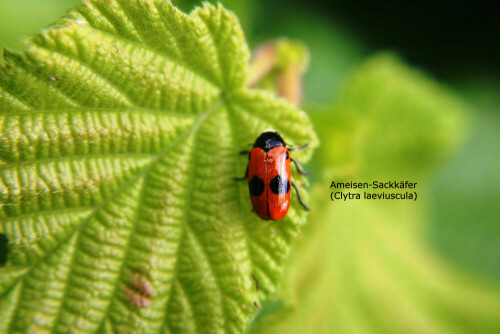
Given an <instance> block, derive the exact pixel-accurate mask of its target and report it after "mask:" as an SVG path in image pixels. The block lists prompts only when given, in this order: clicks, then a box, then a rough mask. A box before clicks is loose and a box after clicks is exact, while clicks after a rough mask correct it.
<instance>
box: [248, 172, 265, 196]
mask: <svg viewBox="0 0 500 334" xmlns="http://www.w3.org/2000/svg"><path fill="white" fill-rule="evenodd" d="M248 188H249V189H250V195H252V196H260V195H262V193H263V192H264V188H265V184H264V181H262V179H261V178H260V177H258V176H257V175H254V176H253V177H252V179H251V180H250V182H249V183H248Z"/></svg>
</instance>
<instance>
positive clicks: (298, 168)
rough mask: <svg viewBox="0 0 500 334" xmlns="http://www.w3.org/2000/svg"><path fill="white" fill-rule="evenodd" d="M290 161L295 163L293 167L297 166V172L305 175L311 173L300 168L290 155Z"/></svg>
mask: <svg viewBox="0 0 500 334" xmlns="http://www.w3.org/2000/svg"><path fill="white" fill-rule="evenodd" d="M290 161H291V162H293V164H294V165H295V168H297V172H299V174H302V175H305V176H309V175H311V173H309V172H306V171H304V170H303V169H302V168H300V165H299V163H298V162H297V161H295V159H294V158H292V157H290Z"/></svg>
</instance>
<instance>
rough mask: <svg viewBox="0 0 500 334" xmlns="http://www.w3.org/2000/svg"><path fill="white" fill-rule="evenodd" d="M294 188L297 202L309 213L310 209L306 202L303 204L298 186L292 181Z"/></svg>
mask: <svg viewBox="0 0 500 334" xmlns="http://www.w3.org/2000/svg"><path fill="white" fill-rule="evenodd" d="M292 187H294V188H295V192H296V193H297V200H298V201H299V203H300V205H302V206H303V207H304V209H306V210H307V211H309V207H308V206H307V205H305V204H304V202H302V198H301V197H300V192H299V189H298V188H297V186H296V185H295V183H294V182H293V181H292Z"/></svg>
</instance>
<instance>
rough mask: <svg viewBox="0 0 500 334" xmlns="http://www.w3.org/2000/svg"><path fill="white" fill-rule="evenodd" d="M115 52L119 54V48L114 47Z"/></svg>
mask: <svg viewBox="0 0 500 334" xmlns="http://www.w3.org/2000/svg"><path fill="white" fill-rule="evenodd" d="M115 52H116V53H120V48H119V47H118V45H115Z"/></svg>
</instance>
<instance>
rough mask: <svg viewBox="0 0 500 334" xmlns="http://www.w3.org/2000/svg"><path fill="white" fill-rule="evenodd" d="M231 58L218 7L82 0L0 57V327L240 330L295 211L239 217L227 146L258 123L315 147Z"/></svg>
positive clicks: (274, 267)
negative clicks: (0, 61) (188, 9)
mask: <svg viewBox="0 0 500 334" xmlns="http://www.w3.org/2000/svg"><path fill="white" fill-rule="evenodd" d="M248 54H249V52H248V49H247V46H246V43H245V40H244V35H243V32H242V31H241V29H240V27H239V24H238V21H237V19H236V18H235V17H234V15H233V14H231V13H230V12H228V11H226V10H225V9H224V8H222V7H221V6H219V7H214V6H212V5H208V4H205V5H204V6H203V7H202V8H198V9H195V10H194V11H193V12H192V13H191V14H190V15H185V14H183V13H182V12H180V11H178V10H177V9H176V8H175V7H174V6H173V5H172V4H170V3H169V2H166V1H161V0H150V1H146V0H134V1H125V0H120V1H118V0H93V1H87V2H84V3H82V4H81V5H79V6H78V7H77V8H76V9H74V10H72V11H71V12H69V14H68V16H67V18H65V19H63V20H62V21H61V22H59V23H58V24H56V25H54V26H53V27H51V28H48V29H46V30H44V31H42V32H41V33H39V34H37V35H36V36H34V37H32V38H30V39H29V40H28V41H27V51H26V52H25V53H23V54H15V53H11V52H5V61H6V67H5V68H4V69H3V73H1V76H0V232H1V233H3V234H4V235H5V236H6V237H7V238H8V242H9V251H10V252H9V257H8V261H7V264H6V266H5V267H4V268H1V269H0V332H37V333H43V332H69V331H78V332H85V333H90V332H106V333H108V332H109V333H111V332H120V333H122V332H135V333H137V332H144V333H153V332H162V333H176V332H187V333H191V332H231V333H239V332H242V331H244V329H245V327H246V325H247V323H248V322H249V321H250V320H251V318H252V316H253V315H254V314H255V313H256V311H257V310H256V307H254V305H253V304H254V302H255V303H256V304H257V305H261V304H262V303H264V301H265V300H266V297H267V296H268V295H269V294H270V293H272V292H274V291H275V290H276V289H277V287H278V285H279V282H280V279H281V276H282V270H283V262H284V260H285V258H286V257H287V254H288V253H289V251H290V247H291V245H292V243H293V241H294V240H295V238H296V236H297V234H298V232H299V229H300V226H301V224H303V223H304V221H305V213H304V212H303V210H302V209H301V207H300V206H299V205H298V202H297V201H296V198H295V197H294V198H292V205H291V208H290V211H289V213H288V215H287V217H286V218H285V219H283V220H282V221H279V222H269V221H261V220H260V219H259V218H258V217H257V216H256V215H255V214H254V213H252V212H251V204H250V200H249V195H248V190H247V186H246V185H245V184H241V183H236V182H234V181H233V177H235V176H241V175H243V174H244V172H245V168H246V163H247V161H246V159H245V158H244V157H242V156H240V155H239V154H238V152H239V151H240V150H243V149H246V148H247V147H248V144H249V143H251V142H253V141H254V140H255V138H256V137H257V135H258V134H259V133H260V132H262V131H263V130H265V129H275V130H277V131H279V132H280V133H281V134H282V135H283V136H284V138H285V140H286V141H287V143H289V144H290V145H302V144H304V143H306V142H309V143H310V144H311V145H312V146H313V147H314V146H315V145H316V142H317V139H316V137H315V135H314V132H313V131H312V127H311V123H310V121H309V119H308V117H307V116H306V114H305V113H304V112H302V111H300V110H298V109H296V108H294V107H292V106H291V105H290V104H289V103H287V102H286V101H284V100H281V99H277V98H275V97H274V95H272V94H270V93H266V92H264V91H258V90H249V89H247V88H246V80H247V62H248V58H249V57H248ZM310 155H311V150H308V151H305V152H300V154H297V159H298V160H299V161H305V160H307V159H309V157H310ZM305 195H306V199H307V194H305ZM252 275H254V276H255V277H256V278H257V279H258V280H259V283H260V284H259V285H260V289H259V290H258V291H257V290H256V286H255V282H254V280H253V278H252Z"/></svg>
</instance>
